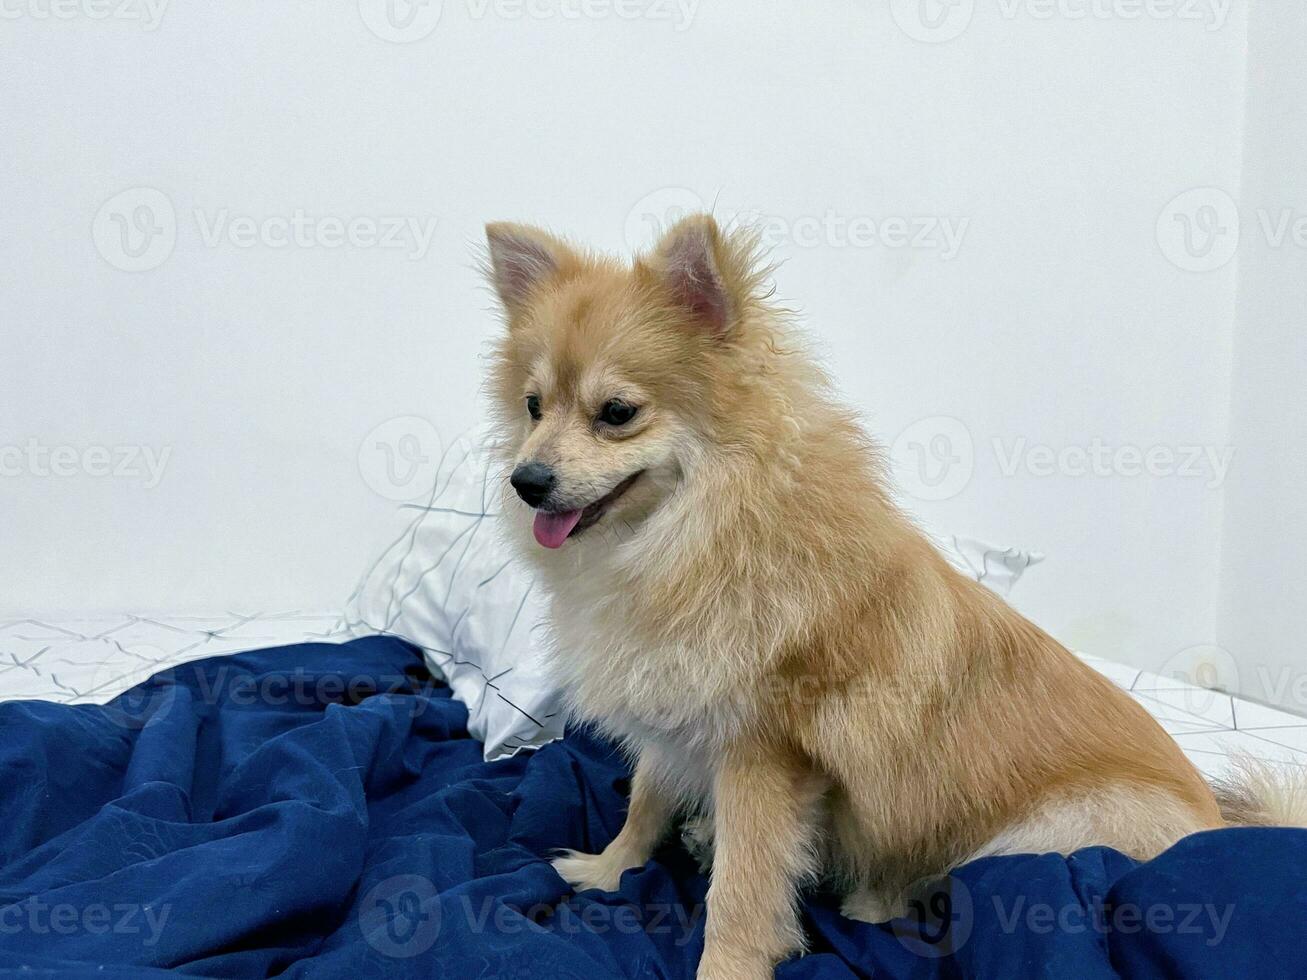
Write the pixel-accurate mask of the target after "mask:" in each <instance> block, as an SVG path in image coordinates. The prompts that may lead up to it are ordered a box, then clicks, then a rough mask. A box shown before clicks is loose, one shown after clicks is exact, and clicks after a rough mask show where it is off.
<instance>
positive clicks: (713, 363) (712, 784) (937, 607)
mask: <svg viewBox="0 0 1307 980" xmlns="http://www.w3.org/2000/svg"><path fill="white" fill-rule="evenodd" d="M487 236H488V240H489V254H490V275H491V279H492V282H493V284H494V286H495V288H496V290H497V292H498V294H499V296H500V298H501V300H502V302H503V306H504V310H505V314H506V319H507V330H506V332H505V334H504V336H503V337H502V339H501V340H500V342H499V343H498V345H497V349H496V352H495V356H494V359H493V366H492V369H491V386H492V389H493V393H494V396H495V399H496V404H497V409H498V413H499V416H500V422H501V425H502V430H501V431H502V435H503V440H502V441H503V447H504V458H505V462H506V464H507V466H508V467H509V468H511V469H512V477H511V482H512V484H513V487H514V488H515V489H516V491H517V493H516V494H514V493H513V492H512V491H508V492H507V494H506V498H507V499H506V501H505V503H506V506H505V508H504V509H505V516H506V519H507V525H508V528H509V533H510V534H514V535H516V536H517V537H518V538H520V540H521V546H522V548H523V549H524V551H525V552H526V553H527V554H528V555H529V556H530V557H531V559H532V560H533V562H534V563H535V564H536V566H538V569H539V572H540V575H541V579H542V581H543V583H544V585H545V586H546V587H547V589H548V590H549V593H550V599H551V613H552V628H553V633H554V642H555V648H556V649H555V655H554V660H555V664H556V668H557V672H558V675H559V680H560V682H561V685H562V687H563V689H564V691H565V692H566V694H567V696H568V697H569V699H570V701H571V707H572V708H573V710H574V711H575V713H576V715H578V716H579V717H580V718H583V719H586V720H588V721H591V722H594V723H597V724H598V725H599V726H600V727H601V728H602V729H603V730H605V731H606V732H608V733H609V734H611V735H613V736H615V737H616V738H618V739H619V740H621V742H622V743H623V744H624V745H625V746H626V747H627V748H628V749H629V750H630V752H631V753H632V755H633V757H634V758H635V760H636V762H635V778H634V781H633V786H632V791H631V803H630V811H629V813H628V815H627V819H626V825H625V827H624V828H623V829H622V832H621V833H620V834H619V835H618V836H617V838H616V839H615V840H614V841H612V843H610V844H609V845H608V847H607V848H605V849H604V851H603V853H602V854H578V853H570V854H567V855H565V856H563V857H560V858H559V859H557V860H556V861H555V862H554V866H555V867H556V868H557V869H558V872H559V873H560V874H561V875H562V876H563V877H564V878H566V879H567V880H568V881H569V882H571V883H573V884H574V885H575V886H577V887H578V888H582V887H584V888H602V889H613V888H616V887H617V884H618V879H619V877H620V875H621V873H622V871H623V870H625V869H627V868H631V867H636V866H639V865H642V864H644V862H645V861H647V860H648V858H649V856H650V853H651V851H652V850H653V848H654V846H655V845H656V844H657V843H658V841H659V840H660V839H661V838H662V837H663V836H664V834H666V833H667V831H668V829H669V828H670V826H671V825H672V822H673V821H674V819H675V818H676V817H677V816H678V815H686V814H688V815H690V816H692V817H695V818H696V819H697V820H698V822H699V823H700V824H701V825H706V826H707V827H709V828H710V831H709V832H710V833H711V835H712V837H713V838H714V849H715V853H714V857H713V867H712V884H711V889H710V891H709V893H708V918H707V934H706V941H705V949H704V954H703V959H702V962H701V964H700V967H699V976H700V978H712V980H721V978H755V977H764V976H770V975H771V971H772V967H773V965H774V964H775V963H776V962H777V961H779V960H781V959H783V958H784V957H785V956H787V955H788V954H790V953H791V952H793V951H795V950H798V949H801V948H802V943H803V936H802V933H801V930H800V928H799V925H798V921H797V917H796V913H795V893H796V886H797V885H798V884H799V883H800V882H802V881H803V880H805V879H810V878H812V877H814V876H817V875H819V874H820V875H822V876H824V877H826V878H828V879H829V880H831V881H833V882H834V883H835V884H836V885H837V886H838V887H841V888H842V889H843V890H844V892H845V893H846V894H847V896H848V897H847V899H846V902H845V906H844V908H845V912H846V914H848V915H851V916H854V917H857V918H863V919H867V920H870V921H880V920H883V919H885V918H887V917H888V916H890V915H891V914H892V913H894V912H895V910H896V909H898V908H900V903H901V896H902V894H903V891H904V889H905V888H906V887H907V886H908V885H910V884H911V883H912V882H914V881H916V880H917V879H919V878H921V877H923V876H925V875H929V874H936V873H942V872H944V871H946V870H947V869H949V868H952V867H954V866H956V865H958V864H960V863H962V862H964V861H966V860H968V859H970V858H973V857H977V856H980V855H987V854H999V853H1010V852H1017V851H1061V852H1069V851H1072V850H1075V849H1076V848H1079V847H1083V846H1086V845H1090V844H1107V845H1110V846H1112V847H1115V848H1117V849H1119V850H1121V851H1124V852H1125V853H1127V854H1130V855H1132V856H1135V857H1138V858H1147V857H1150V856H1152V855H1154V854H1156V853H1158V852H1159V851H1161V850H1162V849H1164V848H1166V847H1167V846H1169V845H1170V844H1172V843H1174V842H1175V841H1176V840H1177V839H1179V838H1180V837H1182V836H1184V835H1186V834H1189V833H1193V832H1194V831H1198V830H1203V829H1206V828H1214V827H1220V826H1223V825H1224V824H1223V820H1222V816H1221V812H1220V810H1219V808H1218V804H1217V801H1216V799H1215V797H1214V796H1213V793H1212V790H1211V789H1210V788H1209V787H1208V786H1207V785H1206V783H1205V782H1204V781H1203V779H1202V778H1201V777H1200V775H1199V774H1198V773H1197V772H1196V771H1195V769H1194V768H1193V767H1192V766H1191V765H1190V764H1189V762H1188V761H1187V760H1186V759H1185V757H1184V755H1183V754H1182V753H1181V752H1180V751H1179V749H1178V748H1177V747H1176V745H1175V743H1174V742H1173V741H1172V740H1171V739H1170V738H1169V737H1168V736H1167V735H1166V733H1165V732H1164V731H1163V730H1162V729H1161V728H1160V727H1159V726H1158V725H1157V723H1156V722H1155V721H1153V719H1152V718H1151V717H1149V715H1148V714H1147V713H1146V712H1145V711H1144V710H1143V709H1142V708H1141V707H1139V706H1138V705H1137V704H1136V703H1135V702H1134V701H1133V700H1131V699H1130V698H1129V697H1127V696H1126V695H1125V694H1123V693H1122V692H1121V691H1119V690H1118V689H1117V688H1116V687H1114V686H1113V685H1112V684H1111V683H1109V682H1108V681H1106V680H1104V679H1103V678H1102V677H1101V676H1100V675H1098V674H1097V673H1095V672H1094V671H1093V670H1091V669H1089V668H1088V667H1086V666H1084V665H1083V664H1082V663H1081V662H1080V661H1079V660H1077V659H1076V658H1075V657H1074V656H1072V655H1071V654H1070V653H1068V652H1067V650H1065V649H1064V648H1063V647H1062V646H1061V645H1060V644H1058V643H1057V642H1056V641H1055V640H1053V639H1052V638H1051V637H1049V636H1048V635H1047V634H1045V633H1044V632H1042V631H1041V630H1040V629H1039V628H1038V627H1037V626H1035V625H1033V624H1032V623H1030V622H1028V621H1027V620H1025V619H1023V618H1022V617H1021V616H1020V615H1019V614H1018V613H1016V612H1015V611H1014V610H1013V609H1011V608H1010V607H1009V606H1008V605H1006V604H1005V603H1004V602H1002V601H1001V600H1000V599H998V598H997V597H995V596H994V595H993V594H991V593H990V592H988V591H987V590H986V589H985V588H983V587H982V586H979V585H977V584H976V583H975V582H973V581H971V580H970V579H968V578H966V577H964V576H962V575H960V574H958V573H957V572H956V571H954V570H953V569H952V568H951V567H950V566H949V565H948V564H947V563H946V562H945V561H944V560H943V559H942V558H941V557H940V556H939V555H938V554H937V553H936V552H935V551H934V550H933V548H932V547H931V546H930V544H929V543H927V541H926V540H925V539H924V538H923V537H922V535H921V534H920V533H919V532H918V531H917V530H916V529H915V528H914V527H913V525H912V524H911V523H910V522H909V521H908V520H907V519H906V518H905V517H904V516H903V515H902V514H901V513H900V512H899V510H898V509H896V507H895V506H894V504H893V503H892V502H891V500H890V498H889V495H888V493H887V491H886V488H885V483H884V478H883V476H882V474H881V471H880V466H879V464H878V459H877V455H876V453H875V451H874V450H873V448H872V447H871V446H870V445H869V444H868V441H867V439H866V437H865V436H864V435H863V433H862V431H861V430H860V429H859V427H858V426H857V424H856V423H855V421H854V419H853V418H852V416H851V414H850V413H849V412H848V411H847V410H845V409H844V408H842V407H841V406H840V405H838V404H837V403H836V402H835V401H834V400H833V399H832V397H831V395H830V392H829V386H828V383H827V380H826V378H825V377H824V375H823V374H822V372H821V371H820V369H819V368H818V367H817V366H816V364H815V362H814V361H813V360H812V359H811V358H810V357H809V356H808V355H807V354H806V353H805V352H804V351H803V349H802V347H801V345H800V344H799V343H798V342H797V341H796V339H795V337H794V335H793V333H792V331H791V329H790V327H789V325H788V324H787V322H786V318H785V317H784V315H783V314H782V312H781V311H779V310H777V309H776V308H774V307H773V306H771V305H770V304H769V303H768V296H769V293H768V291H767V290H766V288H765V277H766V271H767V270H766V269H764V268H761V267H760V265H759V263H758V261H757V256H756V253H755V249H754V248H753V246H752V239H750V238H749V237H748V236H742V235H738V234H737V235H732V236H724V235H723V234H722V233H721V232H720V231H719V230H718V228H717V226H716V224H715V223H714V222H713V220H712V219H711V218H710V217H707V216H695V217H691V218H687V219H685V220H684V221H682V222H680V223H679V224H677V225H676V226H675V227H674V228H672V229H670V230H669V231H668V233H667V234H666V235H665V236H664V238H663V240H662V241H661V242H660V244H659V245H658V246H657V248H655V249H654V251H653V252H652V253H651V254H649V255H646V256H643V257H641V258H639V259H637V260H636V261H635V263H634V264H633V265H626V264H622V263H618V262H616V261H613V260H611V259H607V258H604V257H599V256H595V255H592V254H588V253H585V252H583V251H580V250H577V249H574V248H572V247H570V246H568V245H566V244H564V243H563V242H561V241H559V240H558V239H556V238H554V237H552V236H550V235H548V234H546V233H544V232H542V231H539V230H537V229H534V228H529V227H525V226H521V225H511V224H494V225H490V226H488V228H487ZM519 496H520V497H521V500H519V499H518V497H519ZM523 501H525V503H524V502H523ZM528 505H530V506H528ZM533 538H534V540H533ZM1261 788H1262V789H1263V790H1265V792H1264V793H1263V794H1262V796H1254V795H1251V794H1248V793H1245V794H1244V796H1243V798H1242V800H1240V801H1232V806H1234V805H1235V803H1238V804H1239V806H1240V811H1239V812H1240V813H1241V815H1242V816H1243V817H1244V818H1245V819H1259V820H1263V821H1272V820H1275V821H1281V822H1290V821H1292V820H1295V818H1297V819H1300V818H1301V814H1300V813H1297V814H1295V813H1287V812H1285V811H1287V810H1288V809H1290V808H1289V807H1288V805H1287V803H1286V801H1285V797H1284V794H1283V793H1281V794H1280V795H1278V796H1277V795H1276V793H1277V786H1276V784H1274V783H1269V782H1267V783H1265V784H1264V785H1263V786H1262V787H1261ZM1277 801H1278V802H1279V803H1280V804H1284V805H1283V806H1278V808H1277Z"/></svg>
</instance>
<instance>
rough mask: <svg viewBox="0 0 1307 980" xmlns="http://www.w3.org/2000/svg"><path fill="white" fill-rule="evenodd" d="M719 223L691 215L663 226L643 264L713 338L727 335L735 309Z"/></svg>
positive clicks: (708, 217) (649, 273) (697, 215)
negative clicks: (659, 237) (656, 243)
mask: <svg viewBox="0 0 1307 980" xmlns="http://www.w3.org/2000/svg"><path fill="white" fill-rule="evenodd" d="M722 245H723V243H722V234H721V231H720V230H719V229H718V228H717V222H716V221H714V220H713V218H712V216H711V215H708V214H692V215H690V216H688V217H685V218H682V219H681V220H680V221H678V222H677V223H676V224H675V225H673V226H672V227H671V228H669V229H668V230H667V232H666V233H665V234H664V235H663V237H662V241H660V242H659V243H658V245H657V247H656V248H654V250H653V252H652V253H651V254H650V255H649V256H648V257H646V258H645V259H644V260H643V261H642V263H641V265H642V266H643V267H644V269H645V274H646V275H648V276H651V277H652V278H653V279H654V280H655V281H657V282H658V283H659V284H660V285H661V286H662V288H663V289H665V290H666V291H667V293H668V294H669V295H670V296H671V298H672V299H673V300H674V301H675V302H676V303H677V304H678V305H679V306H682V307H684V308H685V310H686V311H687V312H688V313H689V314H690V316H691V317H692V318H693V319H694V320H695V321H696V322H697V323H698V324H700V325H701V326H702V327H703V328H704V329H706V330H708V331H710V332H711V333H713V334H714V335H715V336H718V337H725V336H726V335H727V334H729V333H730V331H731V328H732V327H733V326H734V324H735V317H736V314H737V313H738V310H737V309H736V303H735V300H734V299H733V297H732V295H731V288H730V284H729V280H728V274H729V269H728V268H727V266H726V265H725V263H724V262H723V256H724V255H725V253H726V250H725V249H723V247H722Z"/></svg>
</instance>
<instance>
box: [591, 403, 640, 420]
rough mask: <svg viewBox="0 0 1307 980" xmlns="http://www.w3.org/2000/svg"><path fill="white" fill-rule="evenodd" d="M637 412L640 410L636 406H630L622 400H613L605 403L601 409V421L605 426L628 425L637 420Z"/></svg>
mask: <svg viewBox="0 0 1307 980" xmlns="http://www.w3.org/2000/svg"><path fill="white" fill-rule="evenodd" d="M637 411H639V409H637V408H636V407H635V406H634V405H628V404H627V403H626V402H624V401H622V400H621V399H620V398H611V399H609V400H608V401H606V402H604V407H603V408H601V409H599V421H600V422H602V423H604V425H626V423H627V422H629V421H631V419H633V418H635V413H636V412H637Z"/></svg>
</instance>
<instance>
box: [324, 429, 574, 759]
mask: <svg viewBox="0 0 1307 980" xmlns="http://www.w3.org/2000/svg"><path fill="white" fill-rule="evenodd" d="M485 445H486V443H481V442H474V441H472V440H469V439H467V438H465V437H464V438H459V439H458V440H456V441H455V442H454V443H453V444H452V445H451V446H449V447H448V448H447V449H445V450H444V451H443V453H442V454H441V457H440V465H439V466H438V468H437V469H436V472H435V475H434V485H433V486H432V488H431V490H430V492H429V493H428V494H427V495H426V496H425V497H424V498H423V499H421V500H420V501H419V502H417V503H412V504H403V505H401V506H400V511H399V512H400V514H401V515H402V521H401V522H400V523H401V524H402V529H401V530H400V531H399V533H398V534H397V536H396V537H395V539H394V540H393V541H392V542H391V543H390V544H389V546H387V548H386V550H385V551H383V552H382V554H381V556H380V557H379V558H377V560H376V561H375V562H373V564H372V566H371V567H370V568H369V569H368V570H367V572H365V573H364V575H363V578H362V580H361V581H360V582H359V584H358V586H357V587H356V588H355V590H354V594H353V595H352V596H351V597H350V599H349V601H348V603H347V605H346V609H345V622H346V626H347V627H348V629H349V631H350V632H351V633H352V634H354V635H356V636H360V635H370V634H374V633H388V634H391V635H394V636H399V637H401V638H403V639H405V640H408V641H409V642H410V643H412V644H413V645H414V646H417V647H420V648H421V649H422V651H423V653H424V654H425V655H426V661H427V666H428V667H429V668H430V670H431V672H432V673H433V674H436V675H437V676H441V677H443V678H444V679H445V680H446V681H447V682H448V683H449V686H450V687H451V688H452V689H453V693H454V697H456V698H457V699H458V700H460V701H462V702H463V703H464V704H465V705H467V709H468V731H469V732H470V733H471V734H472V735H473V736H474V737H475V738H477V739H480V740H481V741H482V742H484V743H485V757H486V759H487V760H493V759H499V758H505V757H507V756H511V755H515V754H516V753H517V752H519V751H521V750H522V749H524V748H530V747H534V746H539V745H544V744H545V743H546V742H551V741H553V740H554V739H556V738H558V737H559V736H561V735H562V733H563V715H562V711H561V709H560V705H559V701H558V698H557V697H556V695H555V693H554V689H553V687H552V685H551V684H550V682H549V681H548V679H547V677H546V674H545V666H544V658H543V648H542V640H543V636H542V630H543V626H544V619H545V603H544V600H543V598H542V597H541V595H540V593H539V590H538V589H537V588H536V587H535V583H534V580H533V578H532V574H531V572H530V570H529V569H528V568H526V567H525V565H523V564H522V563H520V562H518V561H515V560H513V558H512V557H511V553H510V552H509V550H508V548H507V546H506V545H505V544H504V542H502V541H501V540H500V539H499V537H498V535H497V533H496V528H495V526H494V523H495V522H494V517H495V513H494V512H495V510H496V509H497V505H498V502H499V500H498V492H499V491H498V488H497V487H496V486H495V485H494V484H493V483H492V482H491V481H492V479H493V477H492V472H493V464H492V461H491V459H490V454H489V453H488V452H487V450H486V449H485V448H484V446H485Z"/></svg>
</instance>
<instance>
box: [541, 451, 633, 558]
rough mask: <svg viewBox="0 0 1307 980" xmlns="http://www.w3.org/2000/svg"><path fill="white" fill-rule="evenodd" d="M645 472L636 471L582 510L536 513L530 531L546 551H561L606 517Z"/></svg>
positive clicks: (542, 511)
mask: <svg viewBox="0 0 1307 980" xmlns="http://www.w3.org/2000/svg"><path fill="white" fill-rule="evenodd" d="M643 472H644V471H643V470H636V472H634V473H632V474H631V475H630V476H628V477H627V478H626V479H625V480H623V481H622V482H621V483H619V484H617V486H615V487H613V489H611V490H609V491H608V492H607V493H606V494H604V495H603V496H602V497H600V498H599V499H598V500H596V501H594V502H593V503H589V504H586V505H585V506H584V507H582V508H581V509H580V510H538V511H536V516H535V524H533V525H532V527H531V530H532V531H533V532H534V533H535V536H536V541H538V542H540V544H542V545H544V546H545V547H546V548H561V547H562V546H563V542H564V541H566V540H567V539H568V538H570V537H572V536H573V535H574V534H580V533H581V532H582V531H584V530H585V529H586V528H588V527H590V526H591V525H593V524H594V523H596V522H597V521H598V520H599V518H601V517H603V516H604V512H605V511H606V510H608V508H609V507H611V506H612V504H613V502H614V501H615V500H617V498H618V497H620V496H621V495H622V494H624V493H626V491H627V490H630V489H631V484H633V483H634V482H635V481H636V480H637V479H639V477H640V474H641V473H643Z"/></svg>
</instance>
